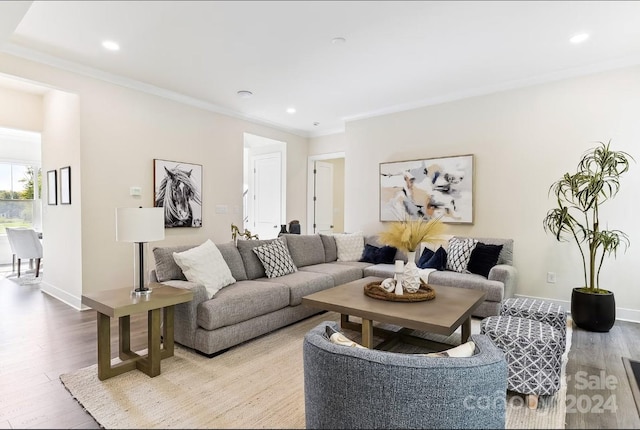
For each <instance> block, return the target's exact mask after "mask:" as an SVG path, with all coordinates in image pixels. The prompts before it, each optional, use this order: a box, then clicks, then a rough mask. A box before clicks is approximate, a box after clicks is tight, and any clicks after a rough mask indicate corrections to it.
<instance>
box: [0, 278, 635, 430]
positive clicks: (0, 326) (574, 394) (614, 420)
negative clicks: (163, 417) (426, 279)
mask: <svg viewBox="0 0 640 430" xmlns="http://www.w3.org/2000/svg"><path fill="white" fill-rule="evenodd" d="M131 329H132V330H131V331H132V338H131V346H132V348H133V349H142V348H145V347H146V316H145V315H143V314H141V315H136V316H134V317H132V319H131ZM112 333H117V325H116V323H115V322H112ZM134 333H135V335H134ZM112 338H113V339H112V346H111V348H112V352H113V351H116V353H113V354H112V355H113V356H114V357H115V356H116V354H117V339H116V338H115V336H112ZM638 339H640V324H634V323H628V322H623V321H618V322H616V325H615V326H614V327H613V328H612V329H611V331H610V332H609V333H591V332H586V331H583V330H580V329H577V328H574V331H573V337H572V345H571V351H570V352H569V364H568V365H567V375H568V376H569V378H568V383H567V387H568V389H567V409H568V413H567V417H566V428H640V418H639V417H638V411H637V409H636V405H635V403H634V400H633V397H632V394H631V390H630V388H629V382H628V379H627V376H626V372H625V369H624V366H623V363H622V357H629V358H632V359H640V343H638V342H637V341H638ZM96 357H97V351H96V313H95V311H93V310H91V311H85V312H80V311H77V310H75V309H73V308H71V307H69V306H67V305H66V304H64V303H62V302H60V301H58V300H56V299H54V298H52V297H50V296H48V295H47V294H44V293H42V292H41V291H40V288H39V287H38V286H37V285H36V286H33V285H24V286H20V285H18V284H16V283H14V282H12V281H10V280H7V279H5V278H3V277H0V429H16V428H21V429H27V428H50V429H56V428H67V429H76V428H100V426H99V425H98V424H97V423H96V421H95V420H94V419H93V418H92V417H91V416H90V415H89V414H88V413H87V412H85V411H84V410H83V408H82V407H81V406H80V405H79V404H78V403H77V402H76V401H75V400H74V399H73V398H72V397H71V395H70V394H69V393H68V392H67V391H66V389H65V388H64V386H63V385H62V384H61V383H60V379H59V376H60V374H62V373H67V372H71V371H74V370H77V369H79V368H82V367H85V366H89V365H91V364H95V362H96ZM598 396H602V402H601V401H600V397H598ZM609 399H613V400H609ZM574 400H575V401H574ZM607 401H608V403H606V402H607ZM600 402H601V403H600ZM614 402H615V405H616V406H617V409H616V410H615V411H611V410H610V408H609V407H610V406H613V404H614Z"/></svg>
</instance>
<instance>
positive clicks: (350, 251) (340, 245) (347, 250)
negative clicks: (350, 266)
mask: <svg viewBox="0 0 640 430" xmlns="http://www.w3.org/2000/svg"><path fill="white" fill-rule="evenodd" d="M333 237H334V239H335V240H336V247H337V249H338V261H358V260H360V257H362V252H363V251H364V236H363V235H362V233H341V234H334V235H333Z"/></svg>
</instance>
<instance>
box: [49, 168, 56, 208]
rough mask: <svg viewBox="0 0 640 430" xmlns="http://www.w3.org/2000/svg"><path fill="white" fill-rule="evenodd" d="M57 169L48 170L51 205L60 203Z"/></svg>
mask: <svg viewBox="0 0 640 430" xmlns="http://www.w3.org/2000/svg"><path fill="white" fill-rule="evenodd" d="M56 173H57V172H56V171H55V170H49V171H48V172H47V203H48V204H50V205H57V204H58V177H57V175H56Z"/></svg>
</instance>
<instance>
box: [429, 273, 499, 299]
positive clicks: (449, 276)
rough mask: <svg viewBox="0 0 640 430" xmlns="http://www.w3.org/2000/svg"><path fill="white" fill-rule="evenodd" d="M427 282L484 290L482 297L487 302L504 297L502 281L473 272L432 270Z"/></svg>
mask: <svg viewBox="0 0 640 430" xmlns="http://www.w3.org/2000/svg"><path fill="white" fill-rule="evenodd" d="M429 284H434V285H444V286H445V287H457V288H469V289H472V290H478V291H484V292H485V293H487V295H486V297H485V298H484V299H485V301H489V302H500V301H502V299H503V298H504V284H503V283H502V282H500V281H491V280H489V279H487V278H485V277H484V276H481V275H476V274H474V273H458V272H452V271H450V270H443V271H433V272H431V273H430V274H429Z"/></svg>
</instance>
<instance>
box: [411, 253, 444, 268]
mask: <svg viewBox="0 0 640 430" xmlns="http://www.w3.org/2000/svg"><path fill="white" fill-rule="evenodd" d="M422 255H424V251H423V252H422ZM421 261H422V256H420V261H419V262H418V263H420V262H421ZM446 265H447V251H445V250H444V248H443V247H439V248H438V249H437V250H436V252H434V253H433V255H432V256H431V258H429V260H427V261H426V262H425V263H424V264H422V265H418V267H419V268H421V269H436V270H444V268H445V266H446Z"/></svg>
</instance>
